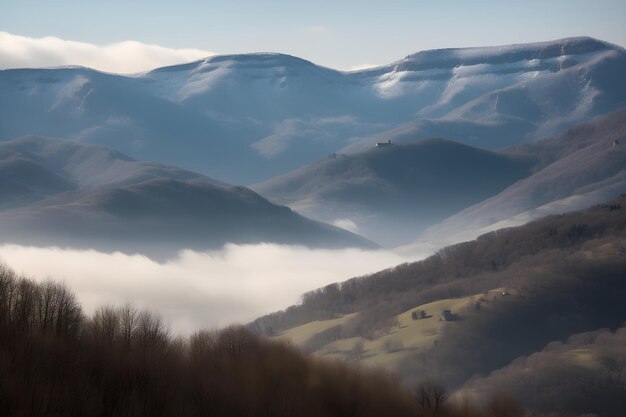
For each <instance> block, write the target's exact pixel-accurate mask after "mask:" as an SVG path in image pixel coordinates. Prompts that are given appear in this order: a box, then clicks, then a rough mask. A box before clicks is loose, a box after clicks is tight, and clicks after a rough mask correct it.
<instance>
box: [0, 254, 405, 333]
mask: <svg viewBox="0 0 626 417" xmlns="http://www.w3.org/2000/svg"><path fill="white" fill-rule="evenodd" d="M0 259H2V260H3V261H4V262H6V263H7V264H8V265H9V266H10V267H12V268H13V269H14V270H15V271H16V272H19V273H23V274H25V275H27V276H29V277H31V278H33V279H35V280H37V281H42V280H45V279H48V278H51V279H53V280H56V281H62V282H65V283H66V284H67V285H68V286H69V287H70V288H71V290H72V291H74V293H75V294H76V295H77V296H78V298H79V300H80V302H81V303H82V305H83V308H84V309H85V311H86V312H87V313H91V312H92V311H93V310H94V309H95V308H96V307H98V306H100V305H103V304H113V305H120V304H123V303H125V302H131V303H133V304H135V305H136V306H138V307H145V308H149V309H150V310H153V311H155V312H158V313H160V314H161V315H162V316H163V318H164V319H165V321H166V322H167V323H169V324H170V326H171V328H172V330H173V331H174V333H181V334H187V333H190V332H192V331H194V330H196V329H199V328H203V327H214V326H223V325H227V324H231V323H235V322H247V321H250V320H252V319H254V318H256V317H258V316H260V315H262V314H265V313H269V312H272V311H276V310H280V309H283V308H285V307H287V306H289V305H291V304H294V303H296V302H297V301H298V298H299V296H300V295H301V294H302V293H304V292H306V291H308V290H311V289H314V288H318V287H320V286H323V285H326V284H329V283H332V282H337V281H342V280H346V279H348V278H351V277H353V276H357V275H362V274H366V273H371V272H375V271H377V270H380V269H383V268H387V267H390V266H393V265H396V264H399V263H402V262H406V261H409V260H414V259H416V258H415V257H413V258H411V259H409V258H407V257H403V256H401V255H398V254H395V253H392V252H389V251H383V250H377V251H366V250H360V249H342V250H323V249H308V248H304V247H299V246H285V245H276V244H257V245H234V244H228V245H226V246H225V247H224V248H223V249H221V250H219V251H210V252H195V251H190V250H184V251H181V252H180V253H179V254H178V256H176V257H175V258H173V259H170V260H168V261H166V262H162V263H161V262H156V261H154V260H152V259H150V258H148V257H146V256H143V255H140V254H135V255H127V254H123V253H120V252H116V253H103V252H97V251H94V250H76V249H62V248H56V247H50V248H39V247H26V246H18V245H4V246H0Z"/></svg>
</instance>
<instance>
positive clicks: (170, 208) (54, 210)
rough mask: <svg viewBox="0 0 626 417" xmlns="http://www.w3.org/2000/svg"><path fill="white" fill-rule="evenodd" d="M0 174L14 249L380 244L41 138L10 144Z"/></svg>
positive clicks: (240, 195)
mask: <svg viewBox="0 0 626 417" xmlns="http://www.w3.org/2000/svg"><path fill="white" fill-rule="evenodd" d="M0 175H2V184H3V188H2V192H3V197H4V198H3V205H2V208H3V210H2V211H0V232H1V235H2V241H4V242H7V243H19V244H37V245H68V246H73V247H80V248H98V249H105V250H123V251H140V252H142V253H147V254H156V255H166V254H173V253H174V252H176V251H177V250H180V249H183V248H198V249H206V248H216V247H221V246H222V245H223V244H225V243H227V242H232V243H255V242H278V243H293V244H302V245H309V246H313V247H345V246H356V247H373V246H374V244H373V243H371V242H368V241H366V240H365V239H363V238H360V237H359V236H356V235H353V234H351V233H349V232H346V231H344V230H341V229H337V228H334V227H332V226H328V225H325V224H321V223H317V222H314V221H312V220H309V219H306V218H304V217H302V216H299V215H298V214H296V213H294V212H293V211H291V210H290V209H288V208H286V207H279V206H276V205H273V204H271V203H269V202H268V201H267V200H265V199H263V198H262V197H260V196H259V195H257V194H255V193H254V192H252V191H250V190H249V189H247V188H244V187H239V186H232V185H229V184H225V183H221V182H218V181H214V180H212V179H210V178H208V177H205V176H203V175H200V174H197V173H194V172H191V171H186V170H182V169H179V168H176V167H171V166H167V165H162V164H158V163H151V162H139V161H135V160H133V159H131V158H129V157H127V156H125V155H123V154H121V153H119V152H117V151H113V150H111V149H108V148H104V147H101V146H96V145H85V144H78V143H76V142H73V141H63V140H55V139H46V138H40V137H33V136H29V137H24V138H21V139H16V140H14V141H10V142H4V143H2V144H0ZM50 184H52V185H54V186H51V185H50Z"/></svg>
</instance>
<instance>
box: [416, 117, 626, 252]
mask: <svg viewBox="0 0 626 417" xmlns="http://www.w3.org/2000/svg"><path fill="white" fill-rule="evenodd" d="M625 145H626V109H621V110H619V111H616V112H614V113H611V114H609V115H607V116H605V117H600V118H597V119H595V120H593V121H591V122H589V123H584V124H581V125H578V126H576V127H573V128H571V129H569V130H567V131H565V132H564V133H562V134H560V135H558V136H555V137H553V138H550V139H546V140H542V141H538V142H533V143H529V144H524V145H519V146H514V147H511V148H506V149H503V150H502V151H500V153H501V154H502V155H507V156H510V157H513V156H515V157H522V158H530V159H532V160H535V161H538V162H537V165H536V166H535V167H534V172H533V174H532V175H530V176H528V177H527V178H524V179H521V180H520V181H518V182H516V183H515V184H512V185H511V186H510V187H508V188H506V189H505V190H503V191H502V192H500V193H498V194H496V195H494V196H492V197H490V198H488V199H486V200H484V201H481V202H480V203H478V204H475V205H473V206H470V207H467V208H465V209H464V210H462V211H460V212H459V213H457V214H455V215H453V216H451V217H449V218H448V219H445V220H444V221H443V222H441V223H440V224H437V225H434V226H432V227H431V228H429V229H428V230H426V231H425V232H424V233H423V234H422V235H421V236H420V237H419V239H418V241H417V242H416V243H415V244H413V245H409V246H408V247H407V248H405V249H406V250H408V251H411V250H415V251H418V252H419V251H421V250H423V247H424V246H428V247H432V246H435V247H443V246H446V245H449V244H452V243H457V242H461V241H464V240H469V239H474V238H475V237H476V236H478V235H480V234H482V233H486V232H489V231H491V230H497V229H499V228H502V227H508V226H518V225H521V224H524V223H526V222H528V221H530V220H533V219H537V218H540V217H544V216H547V215H550V214H558V213H563V212H567V211H573V210H580V209H582V208H584V207H587V206H589V205H592V204H598V203H600V202H602V201H605V200H607V199H609V198H612V197H613V196H616V195H619V194H622V193H626V146H625Z"/></svg>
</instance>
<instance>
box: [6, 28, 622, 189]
mask: <svg viewBox="0 0 626 417" xmlns="http://www.w3.org/2000/svg"><path fill="white" fill-rule="evenodd" d="M624 71H626V52H625V51H624V50H623V49H622V48H620V47H618V46H615V45H611V44H608V43H605V42H601V41H598V40H595V39H591V38H570V39H562V40H557V41H552V42H544V43H536V44H528V45H510V46H501V47H491V48H467V49H449V50H435V51H426V52H421V53H417V54H414V55H410V56H408V57H407V58H405V59H403V60H400V61H398V62H396V63H393V64H390V65H388V66H384V67H380V68H375V69H371V70H364V71H356V72H348V73H346V72H340V71H335V70H332V69H328V68H323V67H319V66H317V65H314V64H312V63H310V62H308V61H305V60H302V59H298V58H295V57H291V56H286V55H280V54H247V55H227V56H216V57H211V58H207V59H204V60H200V61H196V62H192V63H189V64H185V65H179V66H173V67H167V68H161V69H157V70H155V71H151V72H148V73H146V74H141V75H136V76H132V77H130V76H118V75H111V74H103V73H100V72H97V71H93V70H90V69H86V68H61V69H45V70H44V69H38V70H34V69H18V70H4V71H0V91H1V92H2V94H0V107H2V109H3V112H1V113H0V138H3V139H5V140H6V139H10V138H13V137H16V136H20V135H25V134H31V133H34V134H39V135H46V136H57V137H65V138H69V139H75V140H80V141H83V142H92V143H98V144H102V145H107V146H112V147H114V148H116V149H119V150H120V151H122V152H124V153H127V154H129V155H131V156H134V157H138V158H140V159H148V160H158V161H162V162H167V163H171V164H175V165H178V166H184V167H185V168H189V169H194V170H196V171H199V172H202V173H204V174H208V175H211V176H215V177H218V178H223V179H225V180H228V181H230V182H236V183H254V182H259V181H261V180H264V179H266V178H269V177H271V176H275V175H279V174H283V173H285V172H288V171H290V170H293V169H296V168H298V167H300V166H302V165H303V164H305V163H308V162H311V161H314V160H316V159H319V158H322V157H324V156H325V155H327V154H329V153H332V152H337V151H339V150H340V149H342V148H346V149H348V150H350V151H355V150H364V149H368V148H369V147H370V146H372V144H373V143H374V142H375V141H377V140H380V139H384V140H386V139H388V138H391V139H392V140H393V141H394V142H402V141H406V140H414V139H416V138H417V139H422V138H431V137H446V138H450V139H453V140H456V141H459V142H462V143H467V144H472V145H475V146H479V147H483V148H497V147H502V146H506V145H511V144H517V143H521V142H526V141H530V140H534V139H539V138H542V137H546V136H550V135H552V134H555V133H557V132H558V131H560V130H562V129H564V128H567V127H571V126H572V125H574V124H576V123H579V122H581V121H586V120H588V119H590V118H592V117H594V116H596V115H600V114H605V113H607V112H609V111H612V110H615V109H617V108H619V107H622V106H624V105H626V87H625V86H624V83H623V82H621V81H622V80H621V74H623V73H624ZM270 103H271V105H268V104H270Z"/></svg>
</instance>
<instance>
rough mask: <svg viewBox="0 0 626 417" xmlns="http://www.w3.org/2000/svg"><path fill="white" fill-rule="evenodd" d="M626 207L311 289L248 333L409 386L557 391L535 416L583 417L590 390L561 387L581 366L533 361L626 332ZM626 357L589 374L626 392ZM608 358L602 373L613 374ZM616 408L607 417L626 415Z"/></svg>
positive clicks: (590, 405)
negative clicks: (576, 337) (595, 335)
mask: <svg viewBox="0 0 626 417" xmlns="http://www.w3.org/2000/svg"><path fill="white" fill-rule="evenodd" d="M625 207H626V197H620V198H618V199H614V200H611V201H608V202H605V203H604V204H601V205H596V206H593V207H590V208H589V209H586V210H583V211H579V212H574V213H568V214H565V215H560V216H552V217H549V218H545V219H541V220H538V221H535V222H531V223H529V224H527V225H524V226H520V227H515V228H508V229H502V230H499V231H497V232H492V233H489V234H486V235H483V236H481V237H479V238H478V239H476V240H473V241H470V242H465V243H462V244H458V245H454V246H450V247H447V248H445V249H443V250H441V251H439V252H438V253H437V254H436V255H433V256H431V257H429V258H427V259H425V260H423V261H420V262H414V263H408V264H402V265H398V266H396V267H395V268H390V269H387V270H383V271H380V272H377V273H375V274H371V275H367V276H362V277H356V278H353V279H350V280H348V281H345V282H341V283H337V284H331V285H328V286H326V287H323V288H319V289H317V290H314V291H311V292H308V293H306V294H303V295H302V297H301V302H300V303H299V304H298V305H294V306H292V307H289V308H288V309H286V310H284V311H280V312H276V313H273V314H270V315H267V316H264V317H261V318H259V319H257V320H255V321H254V322H253V323H251V324H250V325H249V326H250V327H251V328H253V329H256V330H257V331H259V332H261V333H264V334H267V335H271V336H275V337H280V338H287V339H291V340H293V342H294V343H296V344H297V345H298V346H301V347H302V348H304V349H307V350H309V351H312V352H314V353H315V354H316V355H319V356H326V357H330V358H341V359H344V360H349V361H358V362H360V363H362V364H363V365H366V366H375V367H376V366H382V367H384V368H386V369H388V370H392V371H393V372H395V373H397V375H399V377H400V378H401V379H402V380H403V381H404V382H405V383H406V384H407V385H412V384H413V383H415V382H417V381H418V380H420V379H424V378H436V379H437V380H439V381H441V382H442V383H444V384H445V385H446V386H448V387H449V388H460V387H462V386H463V385H464V384H466V385H465V386H466V387H467V388H469V389H470V390H471V389H472V388H475V387H478V388H479V389H480V390H481V391H482V392H481V393H487V394H488V393H490V392H494V390H495V391H499V390H501V389H509V388H510V389H515V390H519V391H518V392H520V393H523V395H522V397H526V396H533V395H535V394H534V393H536V390H537V389H540V388H541V387H546V388H548V387H550V390H549V391H548V392H542V394H541V395H539V396H536V397H533V398H536V399H537V401H530V402H529V403H528V404H529V405H530V406H531V407H532V408H533V409H532V411H534V412H536V413H537V414H539V412H540V411H541V412H556V413H557V414H558V415H574V413H572V411H573V410H575V409H576V410H577V409H578V407H579V406H580V402H579V400H580V392H579V391H576V390H573V391H571V390H570V388H572V387H574V388H580V387H581V385H580V384H578V383H574V382H573V381H572V383H565V384H563V385H562V386H560V385H558V384H557V385H555V384H554V381H558V378H559V377H560V378H563V377H565V379H567V377H566V375H568V374H569V375H577V374H578V373H574V374H572V371H575V370H576V369H575V368H574V369H572V368H570V369H569V370H568V369H563V368H562V367H558V366H557V367H556V368H552V367H548V368H543V367H542V366H540V365H541V364H537V363H535V362H533V361H528V362H526V358H525V357H527V356H529V355H533V354H534V353H535V352H540V351H542V350H544V349H546V346H548V349H547V350H551V349H549V347H550V346H552V347H553V346H554V345H555V344H554V343H551V342H555V341H557V342H558V341H563V340H566V339H567V338H569V337H570V336H571V335H573V334H576V333H581V332H590V331H596V330H598V329H602V328H607V329H611V330H615V329H618V328H620V327H623V323H624V319H625V318H626V307H625V306H624V303H623V302H622V300H623V299H624V297H625V296H626V273H625V271H626V259H625V258H624V254H625V253H626V208H625ZM445 310H449V311H448V313H447V314H446V312H445ZM450 310H451V311H450ZM421 311H424V313H425V314H423V315H422V314H421ZM413 313H415V316H414V317H413ZM443 317H449V319H448V318H446V319H445V320H442V318H443ZM622 351H623V347H621V351H620V352H622ZM533 356H534V355H533ZM622 356H623V355H622V354H621V353H620V355H619V356H614V355H612V356H611V358H613V361H607V362H605V363H606V364H608V365H607V366H606V368H609V367H612V369H611V368H609V369H602V370H601V372H599V373H595V372H594V373H591V374H589V373H582V374H581V375H582V376H584V377H585V378H593V377H595V376H602V377H607V376H612V378H613V379H611V380H608V381H609V383H607V385H612V386H613V387H614V388H615V390H616V391H618V392H623V391H624V390H625V389H626V387H625V386H624V385H623V378H621V379H619V377H618V376H619V375H620V372H622V371H623V369H621V368H619V367H617V368H616V365H619V364H621V363H622V362H623V360H622V359H623V358H622ZM553 359H556V358H553ZM583 359H584V358H583ZM592 359H593V358H592ZM601 359H602V356H599V357H596V359H595V360H596V363H593V362H592V363H591V365H593V366H596V365H602V367H604V365H603V364H602V363H597V361H598V360H601ZM585 363H586V364H588V363H589V362H588V361H586V362H585ZM553 364H554V365H557V362H556V361H555V362H553ZM520 365H527V366H523V367H520ZM543 365H546V364H545V363H544V364H543ZM528 367H530V369H531V370H533V369H537V371H538V373H537V374H535V373H534V372H529V371H528ZM599 370H600V369H599ZM616 370H617V373H615V372H616ZM606 372H608V373H606ZM490 373H492V374H491V376H490V377H488V378H484V379H481V378H480V376H481V375H489V374H490ZM615 377H618V378H617V379H616V378H615ZM574 380H575V378H574ZM586 380H588V379H586ZM602 381H605V380H604V379H603V380H602ZM550 383H551V385H550ZM602 383H603V385H602V386H607V385H604V382H602ZM469 393H470V394H472V391H470V392H469ZM511 393H512V394H516V393H517V392H516V391H512V392H511ZM592 393H593V394H592ZM586 394H589V395H588V396H585V397H584V399H585V401H584V403H585V406H586V409H585V410H584V411H585V412H590V413H591V412H596V413H597V412H598V410H603V409H604V410H605V411H608V409H607V403H606V402H605V400H606V399H607V398H605V397H604V396H603V395H602V390H595V391H586ZM550 398H552V399H558V401H553V402H550V401H549V399H550ZM613 399H615V398H614V397H613ZM608 408H610V409H611V413H610V414H607V415H615V416H619V415H621V414H623V409H621V408H611V407H608ZM581 412H582V411H581ZM602 415H604V413H603V414H602Z"/></svg>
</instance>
